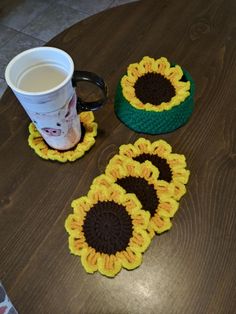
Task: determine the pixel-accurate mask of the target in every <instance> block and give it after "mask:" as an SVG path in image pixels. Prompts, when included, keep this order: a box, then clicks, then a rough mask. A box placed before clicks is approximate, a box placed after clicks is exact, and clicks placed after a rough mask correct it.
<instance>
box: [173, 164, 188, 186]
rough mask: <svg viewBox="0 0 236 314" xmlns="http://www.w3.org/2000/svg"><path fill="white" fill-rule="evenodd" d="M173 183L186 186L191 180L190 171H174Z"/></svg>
mask: <svg viewBox="0 0 236 314" xmlns="http://www.w3.org/2000/svg"><path fill="white" fill-rule="evenodd" d="M172 172H173V182H174V183H175V182H180V183H183V184H186V183H187V182H188V179H189V175H190V171H189V170H186V169H181V168H179V169H173V171H172Z"/></svg>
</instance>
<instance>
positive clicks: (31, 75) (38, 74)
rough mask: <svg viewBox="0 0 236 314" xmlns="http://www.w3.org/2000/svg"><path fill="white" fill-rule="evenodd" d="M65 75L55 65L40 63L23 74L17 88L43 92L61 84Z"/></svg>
mask: <svg viewBox="0 0 236 314" xmlns="http://www.w3.org/2000/svg"><path fill="white" fill-rule="evenodd" d="M66 76H67V74H66V73H65V72H64V71H63V70H62V69H60V68H58V67H56V66H50V65H40V66H38V67H35V68H33V69H32V70H29V71H27V72H26V73H25V74H24V75H23V77H22V78H21V80H20V82H19V84H18V88H20V89H22V90H24V91H26V92H44V91H47V90H49V89H52V88H54V87H56V86H58V85H59V84H61V83H62V82H63V81H64V80H65V78H66Z"/></svg>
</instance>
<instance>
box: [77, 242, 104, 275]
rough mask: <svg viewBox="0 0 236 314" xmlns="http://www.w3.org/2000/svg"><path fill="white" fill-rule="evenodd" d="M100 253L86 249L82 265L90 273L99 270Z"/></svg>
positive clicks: (83, 252) (82, 255) (82, 257)
mask: <svg viewBox="0 0 236 314" xmlns="http://www.w3.org/2000/svg"><path fill="white" fill-rule="evenodd" d="M99 257H100V253H97V252H96V251H95V250H94V249H93V248H90V247H88V248H86V249H84V250H83V251H82V254H81V263H82V265H83V266H84V268H85V270H86V271H87V272H88V273H90V274H91V273H94V272H95V271H97V270H98V259H99Z"/></svg>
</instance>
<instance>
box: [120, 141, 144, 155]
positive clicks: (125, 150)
mask: <svg viewBox="0 0 236 314" xmlns="http://www.w3.org/2000/svg"><path fill="white" fill-rule="evenodd" d="M139 153H140V151H139V148H137V147H135V146H134V145H132V144H126V145H121V146H120V148H119V154H120V155H122V156H126V157H128V158H133V157H136V156H137V155H139Z"/></svg>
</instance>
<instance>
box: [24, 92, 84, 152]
mask: <svg viewBox="0 0 236 314" xmlns="http://www.w3.org/2000/svg"><path fill="white" fill-rule="evenodd" d="M76 102H77V97H76V93H74V94H73V96H72V98H71V100H70V101H69V103H68V104H67V105H66V106H64V107H63V108H61V109H59V110H57V111H53V112H50V113H34V112H28V114H29V116H30V117H31V119H32V121H33V123H34V124H35V126H36V128H37V129H38V130H39V132H40V133H41V134H42V136H43V137H44V139H45V141H46V142H48V143H49V144H51V145H52V147H55V148H57V145H58V144H59V145H60V148H61V149H68V148H69V147H68V146H70V147H71V146H72V145H75V144H76V143H77V142H78V140H79V138H80V124H79V121H78V118H77V110H76Z"/></svg>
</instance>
